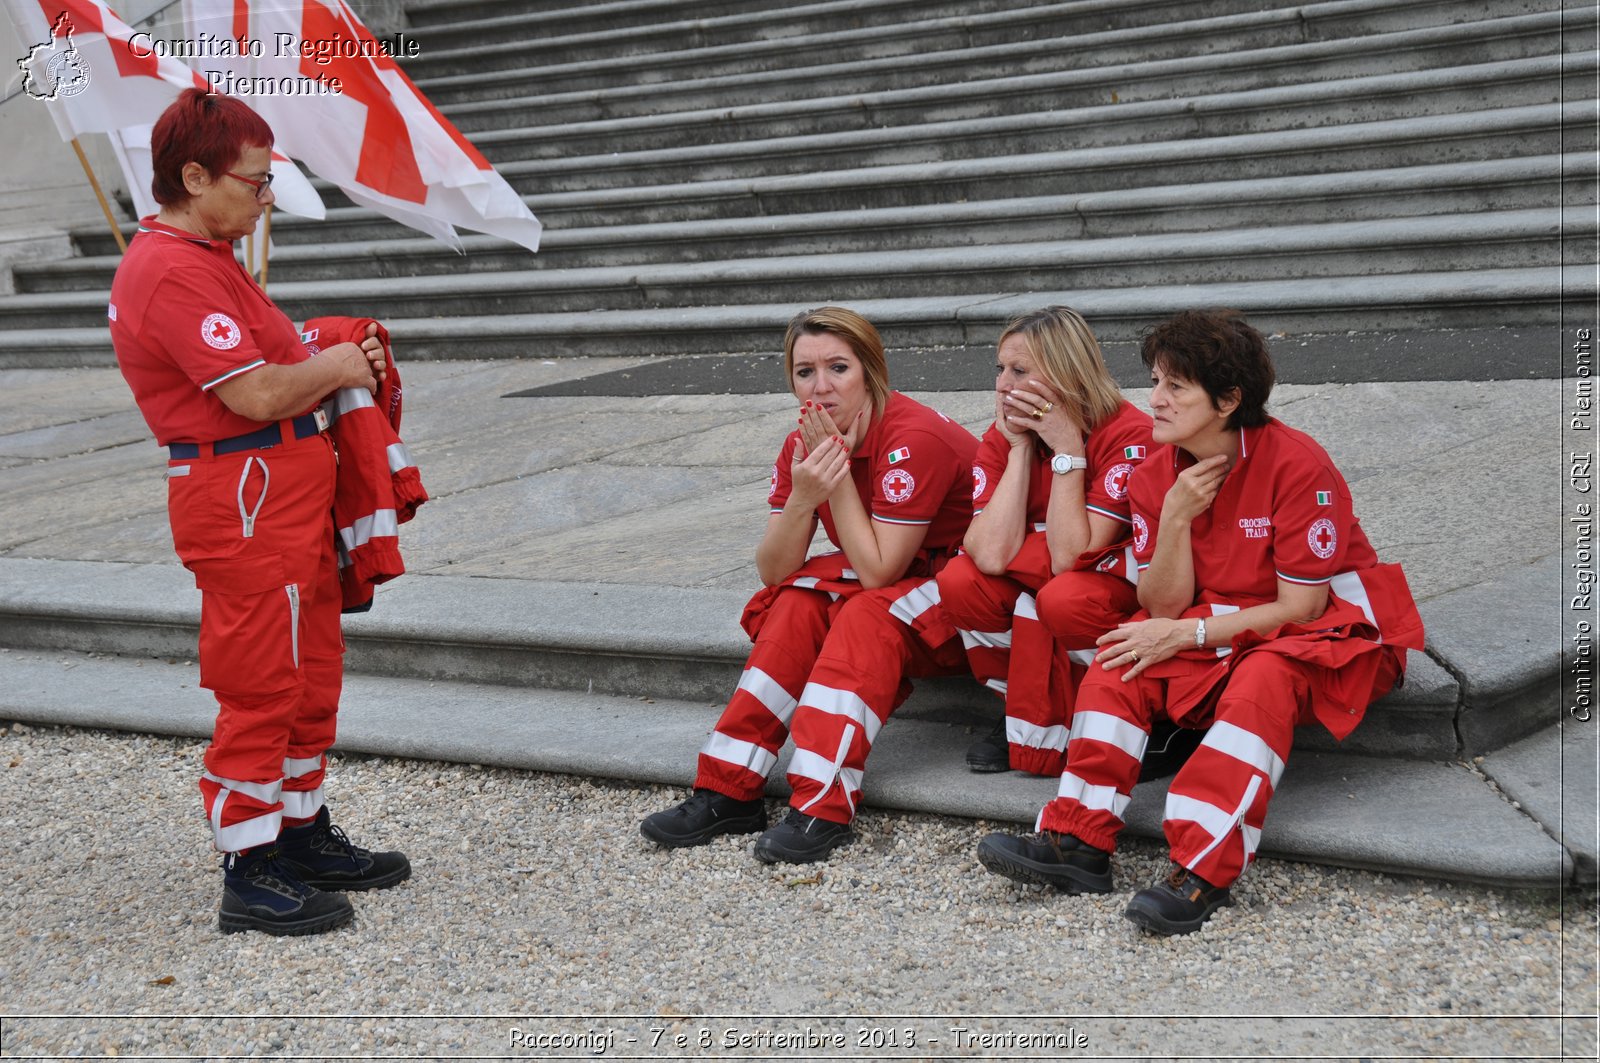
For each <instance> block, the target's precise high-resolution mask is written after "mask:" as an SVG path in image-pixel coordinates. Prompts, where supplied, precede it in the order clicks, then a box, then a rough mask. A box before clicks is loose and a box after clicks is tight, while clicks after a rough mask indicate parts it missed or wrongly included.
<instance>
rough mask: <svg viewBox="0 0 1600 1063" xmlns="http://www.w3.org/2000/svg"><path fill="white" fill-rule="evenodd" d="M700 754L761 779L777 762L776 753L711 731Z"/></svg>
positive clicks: (752, 743) (719, 732)
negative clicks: (754, 774) (744, 770)
mask: <svg viewBox="0 0 1600 1063" xmlns="http://www.w3.org/2000/svg"><path fill="white" fill-rule="evenodd" d="M700 752H702V753H704V754H705V755H706V756H708V757H710V758H711V759H713V760H720V761H722V762H723V763H725V764H732V765H734V766H735V767H739V768H744V769H746V770H748V771H753V772H755V773H756V774H757V775H759V776H761V777H762V778H763V779H765V778H766V777H767V772H769V771H771V770H772V765H774V764H776V763H777V761H778V755H777V754H776V753H773V752H772V751H770V750H766V749H762V748H761V747H760V746H758V745H756V744H755V743H754V742H746V741H744V740H742V739H739V738H730V737H728V736H727V735H725V734H723V733H722V732H721V731H712V732H711V737H710V738H708V739H706V744H705V748H704V749H702V750H700Z"/></svg>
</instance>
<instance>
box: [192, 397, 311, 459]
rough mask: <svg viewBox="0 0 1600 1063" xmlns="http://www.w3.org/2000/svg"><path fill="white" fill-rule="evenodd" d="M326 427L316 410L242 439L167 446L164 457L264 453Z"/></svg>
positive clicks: (243, 436) (259, 430) (238, 437)
mask: <svg viewBox="0 0 1600 1063" xmlns="http://www.w3.org/2000/svg"><path fill="white" fill-rule="evenodd" d="M327 427H328V415H327V414H326V413H325V412H323V410H322V408H321V407H320V406H319V407H317V408H316V409H315V410H312V411H311V412H310V413H307V414H302V415H301V416H299V417H296V418H295V419H294V420H292V421H279V422H277V423H276V424H269V425H267V426H266V427H265V428H258V429H257V430H256V431H254V432H247V433H245V434H244V435H242V436H233V437H231V438H229V439H219V440H217V441H216V442H215V443H168V444H167V454H168V456H170V457H172V458H176V459H179V460H183V459H186V458H198V457H200V455H202V454H207V455H208V456H209V455H210V454H237V453H239V452H240V451H241V450H265V449H266V448H267V447H275V446H277V445H278V444H280V443H283V442H285V436H286V435H288V434H289V433H293V435H292V437H291V438H290V441H292V440H293V439H305V438H307V437H309V436H314V435H316V434H317V433H319V432H321V431H322V430H323V429H325V428H327Z"/></svg>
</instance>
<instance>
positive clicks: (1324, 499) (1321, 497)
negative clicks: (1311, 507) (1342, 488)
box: [1317, 491, 1333, 506]
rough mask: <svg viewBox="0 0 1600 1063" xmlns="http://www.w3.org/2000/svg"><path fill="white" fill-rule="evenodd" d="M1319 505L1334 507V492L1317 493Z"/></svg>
mask: <svg viewBox="0 0 1600 1063" xmlns="http://www.w3.org/2000/svg"><path fill="white" fill-rule="evenodd" d="M1317 505H1319V506H1331V505H1333V492H1332V491H1318V492H1317Z"/></svg>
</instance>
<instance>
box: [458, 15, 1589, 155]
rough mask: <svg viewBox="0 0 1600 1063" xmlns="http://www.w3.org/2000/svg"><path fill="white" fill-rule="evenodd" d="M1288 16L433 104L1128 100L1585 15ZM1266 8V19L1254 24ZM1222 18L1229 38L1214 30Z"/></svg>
mask: <svg viewBox="0 0 1600 1063" xmlns="http://www.w3.org/2000/svg"><path fill="white" fill-rule="evenodd" d="M1351 3H1352V4H1357V3H1358V4H1359V6H1360V7H1361V8H1363V9H1365V8H1369V7H1370V6H1371V5H1370V3H1369V2H1368V0H1351ZM1319 6H1321V7H1324V8H1326V7H1334V6H1342V5H1319ZM1297 10H1298V11H1305V10H1308V9H1304V8H1301V9H1297ZM1295 15H1296V11H1292V10H1291V11H1274V12H1259V13H1252V14H1249V15H1241V16H1230V17H1229V18H1228V19H1209V20H1197V21H1194V22H1175V23H1169V24H1166V25H1162V26H1151V27H1141V28H1139V29H1137V30H1115V31H1110V32H1108V33H1104V34H1100V33H1087V34H1081V35H1079V36H1077V37H1074V38H1073V47H1072V48H1071V49H1065V48H1061V47H1059V45H1058V43H1057V42H1056V41H1054V40H1041V41H1027V42H1023V43H1020V44H1016V45H1003V46H998V47H993V48H975V49H963V50H958V51H956V52H951V53H948V54H947V55H946V56H944V57H943V58H944V59H945V60H946V62H944V63H926V62H923V61H921V58H920V57H918V56H909V57H896V58H891V59H885V60H878V61H873V62H849V63H827V64H822V65H818V66H813V67H810V68H808V69H804V70H765V71H758V72H755V73H750V74H738V75H730V76H726V77H703V78H701V77H697V78H689V79H686V80H681V81H674V82H671V83H665V84H639V83H632V84H622V85H618V86H616V87H614V88H610V89H595V90H587V91H571V90H569V89H567V88H565V87H564V86H561V85H557V86H555V87H554V88H553V90H552V91H550V92H546V93H543V94H539V95H529V96H519V97H490V98H484V97H483V94H482V93H477V94H473V96H472V98H471V99H469V100H467V101H466V102H458V103H454V104H445V105H444V106H443V107H442V108H441V110H442V111H443V112H444V113H445V114H446V115H447V116H448V117H449V118H450V120H451V121H452V122H454V123H455V124H456V125H457V126H458V127H459V128H461V129H462V130H464V131H466V132H468V133H475V132H476V131H479V130H486V129H506V128H515V127H517V126H520V125H526V124H531V122H538V123H542V124H556V123H562V122H581V121H599V120H603V119H624V118H630V117H635V118H636V117H640V116H646V115H653V114H662V113H669V112H683V111H694V110H704V109H716V108H741V107H751V106H759V105H769V106H770V105H788V106H793V107H808V106H812V105H815V104H816V103H817V102H818V101H821V100H826V99H829V98H834V97H843V98H845V99H866V100H871V101H873V102H874V105H875V107H876V108H877V109H878V110H880V111H883V112H885V113H887V114H889V115H890V116H891V117H892V116H893V115H894V114H895V113H896V111H897V110H898V109H900V108H902V107H904V106H905V105H906V104H907V102H909V101H915V100H917V99H929V100H938V99H940V98H941V97H943V98H944V106H946V107H955V106H959V105H961V104H962V103H963V102H964V97H965V95H966V86H967V85H968V84H971V83H981V82H983V81H986V80H994V79H1003V78H1009V77H1017V78H1034V77H1040V76H1049V75H1056V76H1062V75H1066V74H1072V75H1075V76H1076V77H1077V78H1079V79H1084V80H1090V81H1095V82H1106V81H1110V80H1111V79H1113V78H1114V77H1116V74H1115V71H1118V70H1121V71H1124V72H1126V73H1125V75H1124V76H1122V77H1121V78H1119V79H1118V80H1120V82H1121V83H1120V84H1113V85H1111V86H1110V88H1109V90H1108V91H1116V92H1118V94H1119V97H1120V98H1124V99H1133V98H1138V97H1137V96H1136V95H1135V94H1136V93H1139V92H1141V91H1143V84H1144V81H1145V79H1150V80H1152V81H1154V82H1155V83H1156V84H1157V85H1162V84H1163V83H1164V84H1165V85H1166V86H1167V87H1168V88H1169V89H1170V86H1171V85H1172V84H1175V83H1176V82H1177V80H1178V79H1179V78H1183V77H1192V78H1200V77H1202V76H1204V73H1205V72H1206V71H1210V72H1211V76H1212V77H1232V76H1235V72H1234V68H1235V67H1236V66H1244V65H1245V64H1246V63H1248V66H1247V67H1246V69H1245V70H1244V71H1242V72H1241V73H1243V74H1249V73H1250V72H1251V71H1252V70H1256V69H1257V68H1266V69H1261V70H1260V72H1259V73H1256V75H1255V76H1266V75H1267V73H1268V72H1269V70H1270V66H1271V64H1273V63H1274V62H1279V63H1283V62H1287V63H1293V64H1296V65H1300V66H1302V67H1304V68H1306V69H1307V71H1308V76H1310V77H1316V76H1317V75H1318V72H1319V70H1321V68H1322V67H1323V65H1325V64H1332V63H1335V62H1339V63H1341V64H1342V65H1343V66H1344V67H1345V68H1346V69H1345V70H1344V73H1346V74H1357V73H1380V72H1384V73H1387V72H1393V70H1394V69H1396V68H1397V65H1399V64H1405V65H1406V67H1407V68H1411V67H1423V66H1441V65H1442V66H1454V65H1462V64H1465V63H1471V62H1488V61H1491V60H1499V59H1519V58H1526V57H1528V56H1532V55H1538V54H1555V53H1556V52H1559V51H1561V50H1563V49H1562V46H1561V45H1562V43H1565V44H1566V45H1567V46H1568V48H1569V49H1573V50H1575V49H1576V47H1577V46H1578V44H1579V42H1580V39H1581V35H1580V34H1578V33H1570V32H1569V33H1565V34H1564V33H1563V32H1562V31H1563V27H1564V26H1565V21H1564V20H1565V19H1577V20H1578V21H1579V23H1580V24H1581V23H1582V20H1583V18H1584V17H1585V15H1584V14H1583V13H1579V12H1566V13H1563V12H1560V11H1550V12H1542V13H1537V14H1530V15H1510V16H1505V17H1503V18H1496V19H1488V20H1485V21H1483V22H1469V23H1453V24H1442V25H1437V26H1429V27H1427V28H1423V29H1407V30H1400V31H1395V32H1388V33H1376V34H1371V35H1366V36H1359V37H1355V38H1354V39H1350V38H1345V37H1335V38H1332V39H1321V38H1320V37H1319V36H1318V35H1317V34H1311V39H1310V40H1307V29H1306V23H1305V22H1304V21H1302V20H1301V19H1299V18H1297V17H1295ZM1268 17H1271V18H1273V19H1275V20H1276V21H1275V22H1272V23H1270V24H1268V23H1264V21H1263V20H1264V19H1266V18H1268ZM1240 22H1243V23H1244V24H1245V27H1244V28H1246V29H1248V30H1249V32H1248V34H1245V35H1242V36H1240V35H1238V34H1239V33H1240V31H1239V29H1238V28H1237V26H1236V24H1238V23H1240ZM1224 28H1226V29H1228V30H1229V32H1230V34H1232V36H1229V37H1227V38H1226V39H1217V35H1218V34H1220V33H1222V31H1223V29H1224ZM1158 33H1159V34H1162V35H1164V36H1166V37H1170V38H1172V39H1173V40H1174V41H1176V42H1181V43H1182V44H1184V45H1186V46H1187V48H1188V51H1186V52H1184V53H1183V54H1181V55H1176V56H1170V57H1169V56H1167V55H1166V54H1165V53H1166V52H1168V51H1173V50H1174V49H1173V48H1170V47H1168V48H1163V47H1161V46H1160V43H1161V42H1159V41H1156V40H1152V39H1151V38H1153V37H1154V36H1155V35H1157V34H1158ZM1552 35H1554V37H1555V41H1554V42H1552ZM1135 74H1137V75H1138V76H1137V77H1135V76H1134V75H1135ZM1321 76H1323V77H1326V76H1330V75H1327V74H1322V75H1321ZM429 91H432V92H435V93H436V94H438V95H443V96H450V95H452V94H453V93H449V92H447V93H439V86H437V85H435V84H432V83H430V86H429ZM1106 98H1109V96H1107V97H1106ZM955 116H956V115H948V117H955Z"/></svg>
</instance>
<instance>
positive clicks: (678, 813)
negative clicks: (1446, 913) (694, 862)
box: [639, 790, 767, 849]
mask: <svg viewBox="0 0 1600 1063" xmlns="http://www.w3.org/2000/svg"><path fill="white" fill-rule="evenodd" d="M766 826H767V808H766V805H764V804H763V803H762V801H761V798H759V797H758V798H756V799H755V800H754V801H739V800H737V799H735V798H732V797H729V796H728V795H727V794H719V793H717V792H716V791H715V790H696V791H695V792H694V793H693V794H691V795H690V797H689V799H688V800H687V801H685V802H683V803H682V804H681V805H676V806H674V807H672V808H669V809H666V810H664V811H661V812H653V813H651V814H650V815H648V816H646V817H645V818H644V822H643V823H640V824H639V833H640V834H643V835H644V836H645V837H646V838H649V839H650V840H651V841H653V842H655V843H656V844H657V845H664V846H666V847H667V848H668V849H681V848H683V847H685V846H689V845H704V844H706V843H707V842H709V841H710V840H711V839H712V838H715V837H716V836H717V835H719V834H751V833H754V832H755V831H758V830H765V829H766Z"/></svg>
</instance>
